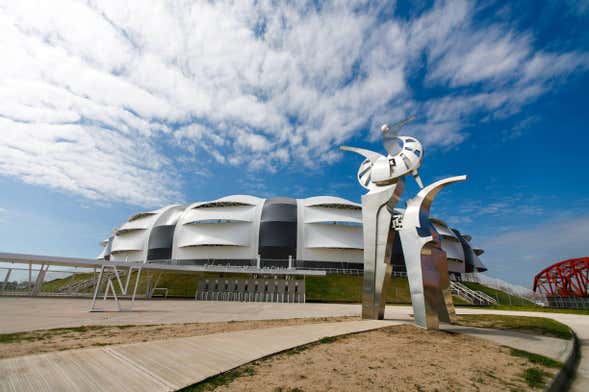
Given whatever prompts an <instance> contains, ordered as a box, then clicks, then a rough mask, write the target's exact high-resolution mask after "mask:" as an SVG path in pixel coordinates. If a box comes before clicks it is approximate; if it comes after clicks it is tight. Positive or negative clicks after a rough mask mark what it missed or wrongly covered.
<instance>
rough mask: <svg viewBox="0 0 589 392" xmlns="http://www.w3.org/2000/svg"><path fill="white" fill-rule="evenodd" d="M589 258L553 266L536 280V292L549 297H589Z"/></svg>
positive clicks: (567, 261) (538, 275)
mask: <svg viewBox="0 0 589 392" xmlns="http://www.w3.org/2000/svg"><path fill="white" fill-rule="evenodd" d="M588 282H589V257H581V258H578V259H569V260H564V261H561V262H558V263H556V264H553V265H551V266H550V267H548V268H545V269H543V270H542V271H540V272H539V273H538V274H537V275H536V277H535V278H534V291H536V292H540V293H542V294H544V295H546V296H547V297H587V296H588V295H587V285H588Z"/></svg>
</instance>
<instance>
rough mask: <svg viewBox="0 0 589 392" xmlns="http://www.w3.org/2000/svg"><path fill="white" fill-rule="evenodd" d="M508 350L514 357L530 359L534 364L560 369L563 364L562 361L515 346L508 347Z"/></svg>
mask: <svg viewBox="0 0 589 392" xmlns="http://www.w3.org/2000/svg"><path fill="white" fill-rule="evenodd" d="M510 350H511V355H513V356H514V357H522V358H527V359H528V361H530V362H531V363H533V364H536V365H542V366H545V367H549V368H554V369H560V368H562V367H563V366H564V363H562V362H560V361H556V360H554V359H552V358H548V357H545V356H543V355H538V354H534V353H530V352H527V351H523V350H518V349H515V348H510Z"/></svg>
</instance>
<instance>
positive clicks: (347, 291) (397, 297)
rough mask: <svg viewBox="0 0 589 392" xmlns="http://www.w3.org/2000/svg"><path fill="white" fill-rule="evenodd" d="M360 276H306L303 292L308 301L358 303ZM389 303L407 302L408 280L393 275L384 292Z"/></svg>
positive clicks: (409, 296)
mask: <svg viewBox="0 0 589 392" xmlns="http://www.w3.org/2000/svg"><path fill="white" fill-rule="evenodd" d="M362 279H363V278H362V276H352V275H327V276H308V277H307V278H306V280H305V287H306V289H305V294H306V298H307V301H308V302H331V303H360V302H362ZM386 301H387V303H390V304H409V303H411V294H410V293H409V282H408V281H407V278H400V277H393V278H392V282H391V284H390V285H389V290H388V291H387V293H386Z"/></svg>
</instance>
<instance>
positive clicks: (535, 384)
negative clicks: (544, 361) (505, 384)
mask: <svg viewBox="0 0 589 392" xmlns="http://www.w3.org/2000/svg"><path fill="white" fill-rule="evenodd" d="M549 376H550V374H548V373H546V372H545V371H544V370H542V369H538V368H528V369H526V370H525V371H524V374H523V377H524V380H526V382H527V383H528V386H529V387H531V388H542V387H543V386H544V385H546V377H549Z"/></svg>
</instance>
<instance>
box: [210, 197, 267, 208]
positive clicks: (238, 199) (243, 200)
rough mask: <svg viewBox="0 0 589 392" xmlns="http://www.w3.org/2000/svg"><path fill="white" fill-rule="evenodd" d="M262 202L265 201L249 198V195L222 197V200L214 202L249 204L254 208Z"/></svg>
mask: <svg viewBox="0 0 589 392" xmlns="http://www.w3.org/2000/svg"><path fill="white" fill-rule="evenodd" d="M264 200H265V199H261V198H259V197H256V196H250V195H230V196H225V197H222V198H220V199H217V200H215V201H228V202H237V203H243V204H250V205H252V206H256V205H258V204H260V203H262V202H263V201H264Z"/></svg>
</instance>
